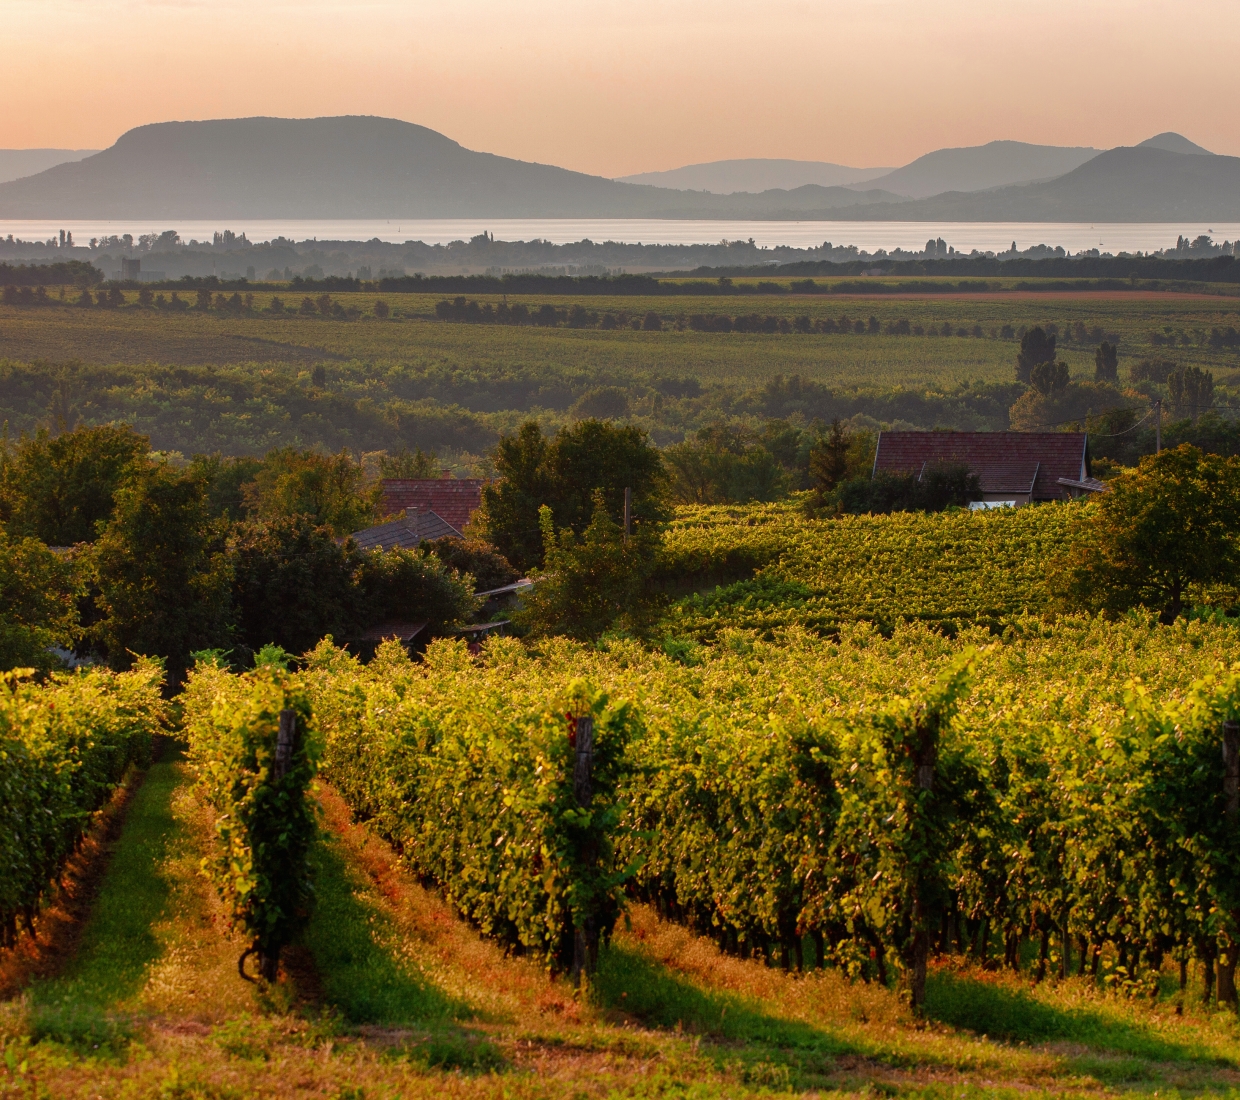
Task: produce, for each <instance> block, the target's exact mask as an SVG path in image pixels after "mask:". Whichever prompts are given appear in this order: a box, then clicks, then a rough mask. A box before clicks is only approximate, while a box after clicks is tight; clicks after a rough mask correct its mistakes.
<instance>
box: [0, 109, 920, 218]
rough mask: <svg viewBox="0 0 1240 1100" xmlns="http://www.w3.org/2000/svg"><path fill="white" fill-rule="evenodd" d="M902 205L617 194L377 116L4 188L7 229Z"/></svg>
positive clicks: (212, 135)
mask: <svg viewBox="0 0 1240 1100" xmlns="http://www.w3.org/2000/svg"><path fill="white" fill-rule="evenodd" d="M898 200H899V196H897V195H893V194H891V193H889V192H884V191H873V192H857V191H852V190H848V189H846V188H843V187H819V186H816V185H807V186H805V187H800V188H794V189H791V190H770V191H767V192H765V193H764V194H762V195H756V196H755V195H706V194H702V193H700V192H699V193H694V192H690V191H675V190H671V189H668V188H659V187H648V186H639V185H636V184H631V183H618V182H616V181H615V180H609V179H603V178H602V177H601V176H588V175H585V174H584V173H581V172H570V171H568V170H567V169H564V168H556V167H553V166H551V165H547V164H531V163H528V162H526V161H519V160H511V159H509V158H507V157H498V156H494V155H492V154H490V153H477V152H474V151H472V150H469V149H465V148H463V147H462V146H461V145H459V144H457V143H456V142H455V141H453V140H452V139H451V138H448V137H445V136H444V135H443V134H439V133H436V132H435V131H434V130H429V129H427V128H426V127H425V126H415V125H413V124H412V123H408V122H401V121H399V120H396V119H388V118H374V117H370V116H344V117H338V118H313V119H281V118H241V119H218V120H214V121H208V122H161V123H155V124H153V125H150V126H139V127H137V128H136V129H133V130H130V131H128V132H127V133H125V134H122V135H121V137H120V138H119V139H118V140H117V142H116V144H115V145H113V146H112V147H111V148H109V149H105V150H103V152H101V153H96V154H95V155H94V156H90V157H87V158H86V159H84V160H81V161H79V162H77V163H74V164H59V165H57V166H55V167H54V168H49V169H48V170H47V171H45V172H41V173H40V174H38V175H36V176H30V177H27V178H25V179H19V180H14V181H11V182H9V183H3V184H0V216H4V217H9V218H42V217H62V218H142V219H145V220H150V219H153V218H161V219H171V218H177V217H195V218H201V217H219V218H376V217H382V218H393V217H405V218H413V217H417V218H452V217H480V218H538V217H543V218H552V217H611V218H640V217H656V218H785V217H804V216H806V215H809V214H822V213H824V212H826V211H829V210H834V209H837V208H840V207H844V206H854V205H857V204H858V203H862V204H864V203H875V202H889V203H890V202H898Z"/></svg>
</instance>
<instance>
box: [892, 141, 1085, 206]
mask: <svg viewBox="0 0 1240 1100" xmlns="http://www.w3.org/2000/svg"><path fill="white" fill-rule="evenodd" d="M1098 152H1099V150H1097V149H1090V148H1065V147H1062V146H1058V145H1027V144H1026V143H1025V142H1023V141H991V142H988V143H987V144H986V145H973V146H968V147H966V148H963V149H936V150H935V151H934V152H933V153H927V154H926V155H925V156H923V157H918V158H917V159H916V160H914V161H911V162H910V163H908V164H906V165H905V166H904V167H903V168H897V169H896V170H895V171H894V172H889V173H887V175H885V176H877V177H875V178H874V179H873V180H871V181H870V182H871V186H873V187H879V188H882V189H883V190H884V191H893V192H895V194H897V195H904V196H906V197H907V198H912V199H925V198H929V197H930V196H931V195H941V194H942V193H943V192H944V191H984V190H987V189H988V188H991V187H1003V186H1005V185H1007V184H1013V183H1029V182H1032V181H1033V180H1048V179H1053V178H1054V177H1056V176H1062V175H1063V174H1064V173H1065V172H1071V171H1072V169H1074V168H1077V167H1079V166H1080V165H1082V164H1084V163H1085V162H1086V161H1087V160H1091V159H1092V158H1094V157H1096V156H1097V155H1098Z"/></svg>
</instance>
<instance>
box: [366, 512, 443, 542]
mask: <svg viewBox="0 0 1240 1100" xmlns="http://www.w3.org/2000/svg"><path fill="white" fill-rule="evenodd" d="M349 537H350V538H351V539H352V540H353V541H354V542H355V543H357V545H358V547H359V548H360V549H362V550H394V549H397V548H403V549H409V550H412V549H415V548H416V547H417V545H418V543H420V542H422V541H423V540H425V541H428V542H429V541H430V540H431V539H442V538H457V539H459V538H464V536H463V535H462V534H461V532H460V529H459V528H456V527H453V526H452V524H450V523H448V522H447V521H446V520H445V519H443V518H442V517H441V516H439V515H437V514H436V513H434V512H430V511H428V512H413V513H412V514H411V513H409V512H402V513H401V514H400V515H399V516H398V517H397V518H396V519H394V520H391V521H389V522H388V523H380V524H377V525H376V526H374V527H367V528H366V529H365V530H364V531H354V532H353V534H352V535H350V536H349Z"/></svg>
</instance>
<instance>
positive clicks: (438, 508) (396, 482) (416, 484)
mask: <svg viewBox="0 0 1240 1100" xmlns="http://www.w3.org/2000/svg"><path fill="white" fill-rule="evenodd" d="M484 484H486V483H485V482H484V481H483V479H482V478H480V477H469V478H464V477H460V478H458V477H424V478H413V477H385V478H384V479H383V480H382V482H380V485H381V486H382V490H383V510H384V512H385V513H386V514H387V515H394V514H395V513H397V512H405V513H406V514H409V515H413V514H417V515H424V514H425V513H427V512H434V513H435V515H437V516H439V517H440V518H441V519H442V520H443V521H444V522H445V523H448V524H449V525H450V526H452V527H453V528H455V529H456V530H457V531H458V532H459V531H464V530H465V526H466V524H468V523H469V521H470V518H471V517H472V516H473V514H474V513H475V512H476V511H477V510H478V506H479V505H480V504H481V503H482V486H483V485H484Z"/></svg>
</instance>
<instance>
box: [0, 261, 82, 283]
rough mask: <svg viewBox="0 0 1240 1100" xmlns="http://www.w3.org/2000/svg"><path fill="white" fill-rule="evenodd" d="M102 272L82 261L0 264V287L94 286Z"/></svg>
mask: <svg viewBox="0 0 1240 1100" xmlns="http://www.w3.org/2000/svg"><path fill="white" fill-rule="evenodd" d="M101 282H103V272H102V271H100V270H99V269H98V268H97V267H95V265H94V264H89V263H87V262H86V261H84V260H60V261H57V262H56V263H51V264H17V265H13V264H0V286H95V285H96V284H98V283H101Z"/></svg>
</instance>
